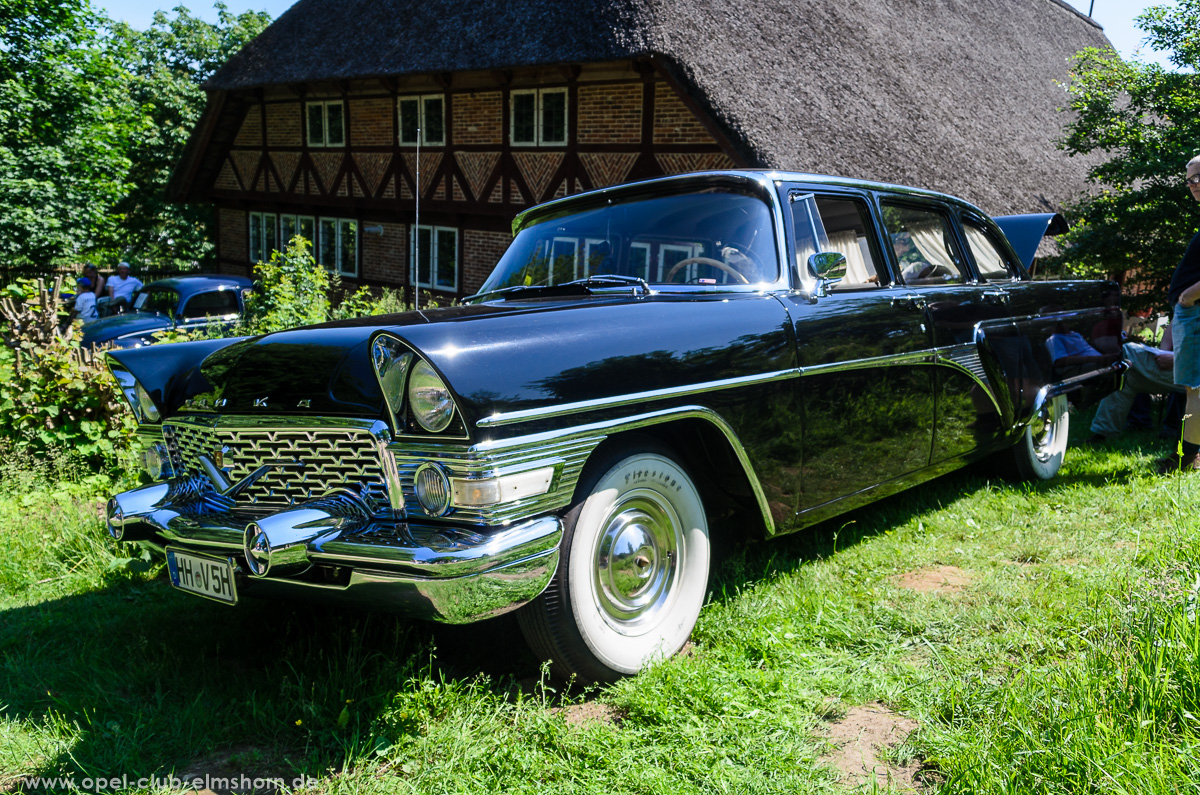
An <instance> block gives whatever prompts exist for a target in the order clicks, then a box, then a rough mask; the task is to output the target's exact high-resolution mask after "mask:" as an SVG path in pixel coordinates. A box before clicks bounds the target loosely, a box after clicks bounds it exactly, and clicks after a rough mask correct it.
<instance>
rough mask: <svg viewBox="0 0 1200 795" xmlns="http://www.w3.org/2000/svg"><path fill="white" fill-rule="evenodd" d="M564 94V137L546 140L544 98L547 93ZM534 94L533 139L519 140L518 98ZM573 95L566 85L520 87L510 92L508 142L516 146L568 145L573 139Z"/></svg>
mask: <svg viewBox="0 0 1200 795" xmlns="http://www.w3.org/2000/svg"><path fill="white" fill-rule="evenodd" d="M551 94H562V95H563V122H562V139H561V140H549V141H548V140H546V139H545V137H544V136H543V135H542V133H543V127H542V121H543V118H544V117H543V112H544V99H545V97H546V96H547V95H551ZM529 95H533V97H534V102H533V140H530V141H518V140H517V138H516V134H517V133H516V130H517V119H516V115H517V104H516V98H517V97H519V96H529ZM570 108H571V96H570V89H569V88H567V87H566V86H559V87H557V88H518V89H513V90H511V91H510V92H509V96H508V122H509V124H508V143H509V146H514V147H542V146H566V145H567V143H568V142H569V141H570V139H571V120H570Z"/></svg>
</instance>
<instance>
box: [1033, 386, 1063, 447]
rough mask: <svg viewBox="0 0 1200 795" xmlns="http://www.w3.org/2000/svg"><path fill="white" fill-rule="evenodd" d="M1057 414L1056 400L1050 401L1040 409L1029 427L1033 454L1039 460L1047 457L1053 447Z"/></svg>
mask: <svg viewBox="0 0 1200 795" xmlns="http://www.w3.org/2000/svg"><path fill="white" fill-rule="evenodd" d="M1059 414H1060V412H1059V409H1058V401H1057V400H1056V401H1052V402H1051V403H1050V404H1049V405H1048V406H1046V407H1045V408H1043V409H1042V411H1041V412H1040V414H1039V415H1038V418H1037V420H1035V421H1034V424H1033V425H1032V426H1031V427H1030V432H1031V433H1032V435H1033V454H1034V455H1035V456H1037V458H1038V460H1039V461H1046V460H1047V459H1049V458H1050V454H1051V451H1052V450H1053V449H1054V439H1055V436H1056V431H1057V428H1058V417H1059Z"/></svg>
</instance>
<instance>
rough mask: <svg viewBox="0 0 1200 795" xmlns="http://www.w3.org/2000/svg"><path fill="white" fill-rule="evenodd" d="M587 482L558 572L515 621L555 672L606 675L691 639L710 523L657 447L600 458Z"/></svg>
mask: <svg viewBox="0 0 1200 795" xmlns="http://www.w3.org/2000/svg"><path fill="white" fill-rule="evenodd" d="M581 485H582V488H581V489H580V491H579V492H578V494H580V495H581V496H580V497H579V499H578V500H577V502H576V503H575V504H574V505H573V506H572V507H571V509H570V510H569V511H568V512H567V515H566V517H565V525H566V527H565V532H564V535H563V543H562V546H561V548H560V558H559V564H558V571H557V573H556V574H555V575H554V579H553V580H552V581H551V583H550V585H549V587H548V588H547V589H546V591H545V593H543V594H542V595H541V596H540V597H538V599H536V600H535V601H534V602H532V603H531V604H529V605H528V606H526V607H525V608H523V609H522V610H521V612H520V613H519V614H518V618H519V620H520V624H521V629H522V631H523V632H524V634H525V637H526V639H527V641H528V642H529V644H530V647H531V648H532V649H533V651H534V653H536V654H538V655H539V656H541V657H542V658H543V659H548V660H550V661H551V669H552V670H553V672H554V673H555V674H556V675H557V676H559V677H562V678H564V679H566V678H570V677H571V676H576V677H578V678H579V679H581V680H586V681H601V682H605V681H612V680H614V679H617V678H619V677H621V676H625V675H629V674H635V673H637V672H638V671H640V670H641V669H642V668H644V667H645V666H646V665H647V664H648V663H650V662H652V661H654V660H656V659H660V658H663V657H669V656H671V655H673V654H675V652H677V651H679V650H680V649H681V648H682V647H683V645H684V644H685V643H686V642H687V639H688V637H689V636H690V635H691V633H692V629H693V627H695V625H696V619H697V617H698V616H699V614H700V608H701V607H702V606H703V604H704V599H705V596H706V594H707V591H708V571H709V558H710V545H709V537H708V522H707V519H706V517H705V513H704V504H703V502H702V501H701V499H700V494H699V492H698V491H697V489H696V486H695V484H694V483H693V482H692V479H691V477H690V476H689V475H688V474H687V471H686V470H685V469H684V468H683V466H682V465H681V464H679V463H678V462H677V461H676V460H675V459H674V457H673V456H672V454H671V453H670V451H668V450H666V449H665V448H662V447H660V446H659V445H657V444H645V445H642V446H640V447H639V449H637V450H630V449H629V448H625V449H624V450H623V451H618V452H613V453H609V454H608V455H605V456H603V457H602V458H601V459H598V460H597V461H594V462H592V464H590V465H589V469H588V470H587V471H586V472H585V474H584V480H583V481H581Z"/></svg>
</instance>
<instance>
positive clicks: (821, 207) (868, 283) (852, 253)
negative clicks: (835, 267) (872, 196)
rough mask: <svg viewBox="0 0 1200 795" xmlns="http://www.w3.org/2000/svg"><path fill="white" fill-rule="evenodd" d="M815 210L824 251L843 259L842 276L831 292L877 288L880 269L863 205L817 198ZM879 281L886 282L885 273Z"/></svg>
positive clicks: (844, 200) (858, 202)
mask: <svg viewBox="0 0 1200 795" xmlns="http://www.w3.org/2000/svg"><path fill="white" fill-rule="evenodd" d="M817 211H818V212H819V213H820V215H821V223H822V224H823V225H824V226H825V234H826V235H828V237H829V242H828V243H827V244H826V246H825V249H826V250H827V251H836V252H837V253H838V254H841V255H842V256H844V257H845V258H846V275H845V277H844V278H843V279H842V280H841V281H840V282H838V283H837V285H836V286H835V287H834V289H835V290H837V291H839V292H840V291H842V290H847V289H860V288H869V287H878V286H879V285H880V281H881V278H880V271H881V270H883V269H882V268H881V267H880V266H879V260H878V256H877V254H876V252H875V251H874V246H873V245H872V243H871V239H872V237H873V234H872V232H871V231H870V230H871V228H872V227H871V224H870V221H869V220H868V219H869V218H870V215H869V214H868V211H867V206H866V204H864V203H863V202H861V201H856V200H854V199H843V198H834V197H831V196H817ZM882 281H884V282H886V281H887V275H886V273H885V274H884V275H883V277H882Z"/></svg>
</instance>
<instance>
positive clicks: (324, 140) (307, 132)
mask: <svg viewBox="0 0 1200 795" xmlns="http://www.w3.org/2000/svg"><path fill="white" fill-rule="evenodd" d="M335 105H336V106H337V107H338V108H339V109H340V110H341V115H342V140H340V141H330V140H329V109H330V108H331V107H333V106H335ZM316 107H320V108H321V137H320V140H317V139H315V138H314V137H313V134H312V124H311V122H312V119H311V114H310V109H311V108H316ZM346 122H347V119H346V103H345V101H343V100H340V99H320V100H312V101H310V102H305V103H304V140H305V142H306V143H307V144H308V146H309V147H310V148H319V149H328V148H333V147H344V146H346V129H347V127H348V126H349V125H348V124H347V123H346Z"/></svg>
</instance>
